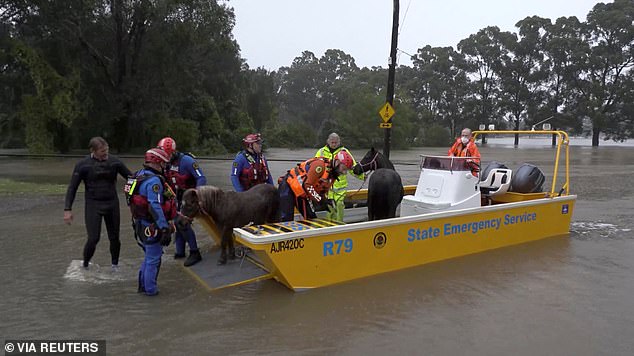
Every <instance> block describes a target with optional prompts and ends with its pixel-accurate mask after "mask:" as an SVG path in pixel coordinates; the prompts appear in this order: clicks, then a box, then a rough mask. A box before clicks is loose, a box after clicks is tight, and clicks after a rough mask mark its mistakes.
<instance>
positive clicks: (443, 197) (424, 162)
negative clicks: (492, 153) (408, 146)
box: [401, 155, 481, 216]
mask: <svg viewBox="0 0 634 356" xmlns="http://www.w3.org/2000/svg"><path fill="white" fill-rule="evenodd" d="M472 164H473V160H472V159H471V158H470V157H447V156H423V155H421V164H420V168H421V172H420V176H419V179H418V184H417V186H416V192H415V193H414V195H406V196H404V197H403V201H402V202H401V216H412V215H419V214H426V213H434V212H440V211H446V210H458V209H466V208H473V207H478V206H481V197H480V190H479V178H478V177H477V176H474V175H473V174H472V173H471V170H472V167H471V166H472Z"/></svg>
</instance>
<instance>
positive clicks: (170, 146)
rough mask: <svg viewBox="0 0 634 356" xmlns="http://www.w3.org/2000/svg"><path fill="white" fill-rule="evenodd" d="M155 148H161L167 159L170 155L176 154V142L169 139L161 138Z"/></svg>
mask: <svg viewBox="0 0 634 356" xmlns="http://www.w3.org/2000/svg"><path fill="white" fill-rule="evenodd" d="M156 147H160V148H162V149H163V150H164V151H165V152H166V153H167V156H168V157H171V156H172V153H174V152H176V141H174V139H173V138H171V137H163V138H162V139H160V140H159V142H158V143H157V144H156Z"/></svg>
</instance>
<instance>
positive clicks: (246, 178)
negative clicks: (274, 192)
mask: <svg viewBox="0 0 634 356" xmlns="http://www.w3.org/2000/svg"><path fill="white" fill-rule="evenodd" d="M243 154H244V157H245V158H246V159H247V162H249V167H246V168H243V169H242V172H241V173H240V176H239V179H240V185H242V187H244V190H248V189H249V188H251V187H253V186H254V185H257V184H260V183H266V181H268V180H269V173H268V169H267V168H266V160H265V159H264V156H260V162H256V161H255V159H254V158H253V156H252V155H251V154H250V153H249V152H246V151H244V152H243Z"/></svg>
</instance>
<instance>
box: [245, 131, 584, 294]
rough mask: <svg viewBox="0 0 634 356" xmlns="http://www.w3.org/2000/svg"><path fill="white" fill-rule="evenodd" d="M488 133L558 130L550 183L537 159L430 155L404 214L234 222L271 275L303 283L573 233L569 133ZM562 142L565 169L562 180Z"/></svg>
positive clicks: (293, 284)
mask: <svg viewBox="0 0 634 356" xmlns="http://www.w3.org/2000/svg"><path fill="white" fill-rule="evenodd" d="M483 133H486V134H496V135H508V134H516V133H518V134H522V135H557V136H558V145H557V148H556V154H555V158H554V165H555V169H554V174H553V177H552V184H551V188H550V191H542V190H541V185H542V183H543V182H544V177H543V173H541V171H540V170H539V168H537V167H534V166H530V165H528V168H524V166H522V167H520V169H518V170H516V171H515V172H513V170H511V169H508V168H506V167H488V168H487V169H485V170H483V173H485V174H483V178H482V179H480V178H479V177H477V176H474V175H473V174H472V172H471V168H470V166H469V164H468V161H470V158H469V157H439V156H421V166H420V167H421V172H420V178H419V181H418V184H417V185H416V186H415V189H414V186H410V187H406V189H405V190H406V195H405V196H404V198H403V201H402V203H401V207H400V216H399V217H396V218H393V219H386V220H377V221H362V222H356V223H343V222H336V221H328V220H324V219H315V220H310V221H290V222H283V223H275V224H267V225H253V226H247V227H243V228H237V229H234V236H235V238H236V241H237V243H238V244H239V245H242V246H244V248H245V249H246V251H248V253H247V257H249V258H250V259H251V261H255V262H256V263H257V264H258V265H259V266H260V267H262V268H264V269H265V270H266V271H267V272H268V274H269V275H268V276H269V277H272V278H274V279H276V280H277V281H279V282H281V283H283V284H284V285H286V286H287V287H288V288H290V289H292V290H294V291H300V290H305V289H311V288H317V287H323V286H328V285H332V284H336V283H341V282H346V281H349V280H353V279H357V278H362V277H368V276H372V275H376V274H379V273H385V272H391V271H396V270H400V269H404V268H408V267H413V266H419V265H422V264H425V263H429V262H435V261H441V260H445V259H449V258H453V257H458V256H464V255H468V254H472V253H478V252H482V251H486V250H490V249H495V248H500V247H505V246H511V245H515V244H520V243H524V242H528V241H534V240H539V239H543V238H547V237H552V236H560V235H566V234H568V232H569V227H570V221H571V217H572V213H573V208H574V204H575V201H576V195H570V193H569V188H570V180H569V149H568V144H569V139H568V135H567V134H566V133H565V132H563V131H476V132H474V136H478V135H480V134H483ZM562 148H563V149H564V156H565V162H564V164H563V166H564V174H563V175H564V179H563V184H562V186H561V188H559V189H557V188H558V185H557V184H558V179H557V176H558V171H559V169H560V164H559V163H560V162H559V161H560V154H561V151H562ZM536 168H537V170H535V169H536ZM540 174H541V175H540ZM518 190H519V191H518ZM363 194H367V192H364V191H360V192H356V191H355V192H351V193H350V195H351V196H352V195H357V196H358V195H361V196H363Z"/></svg>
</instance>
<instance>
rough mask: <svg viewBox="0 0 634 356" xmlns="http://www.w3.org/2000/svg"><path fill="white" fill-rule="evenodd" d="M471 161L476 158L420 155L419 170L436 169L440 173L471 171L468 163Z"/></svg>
mask: <svg viewBox="0 0 634 356" xmlns="http://www.w3.org/2000/svg"><path fill="white" fill-rule="evenodd" d="M473 160H477V158H474V157H456V156H428V155H420V169H436V170H441V171H471V168H470V167H469V163H470V162H471V161H473Z"/></svg>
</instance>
